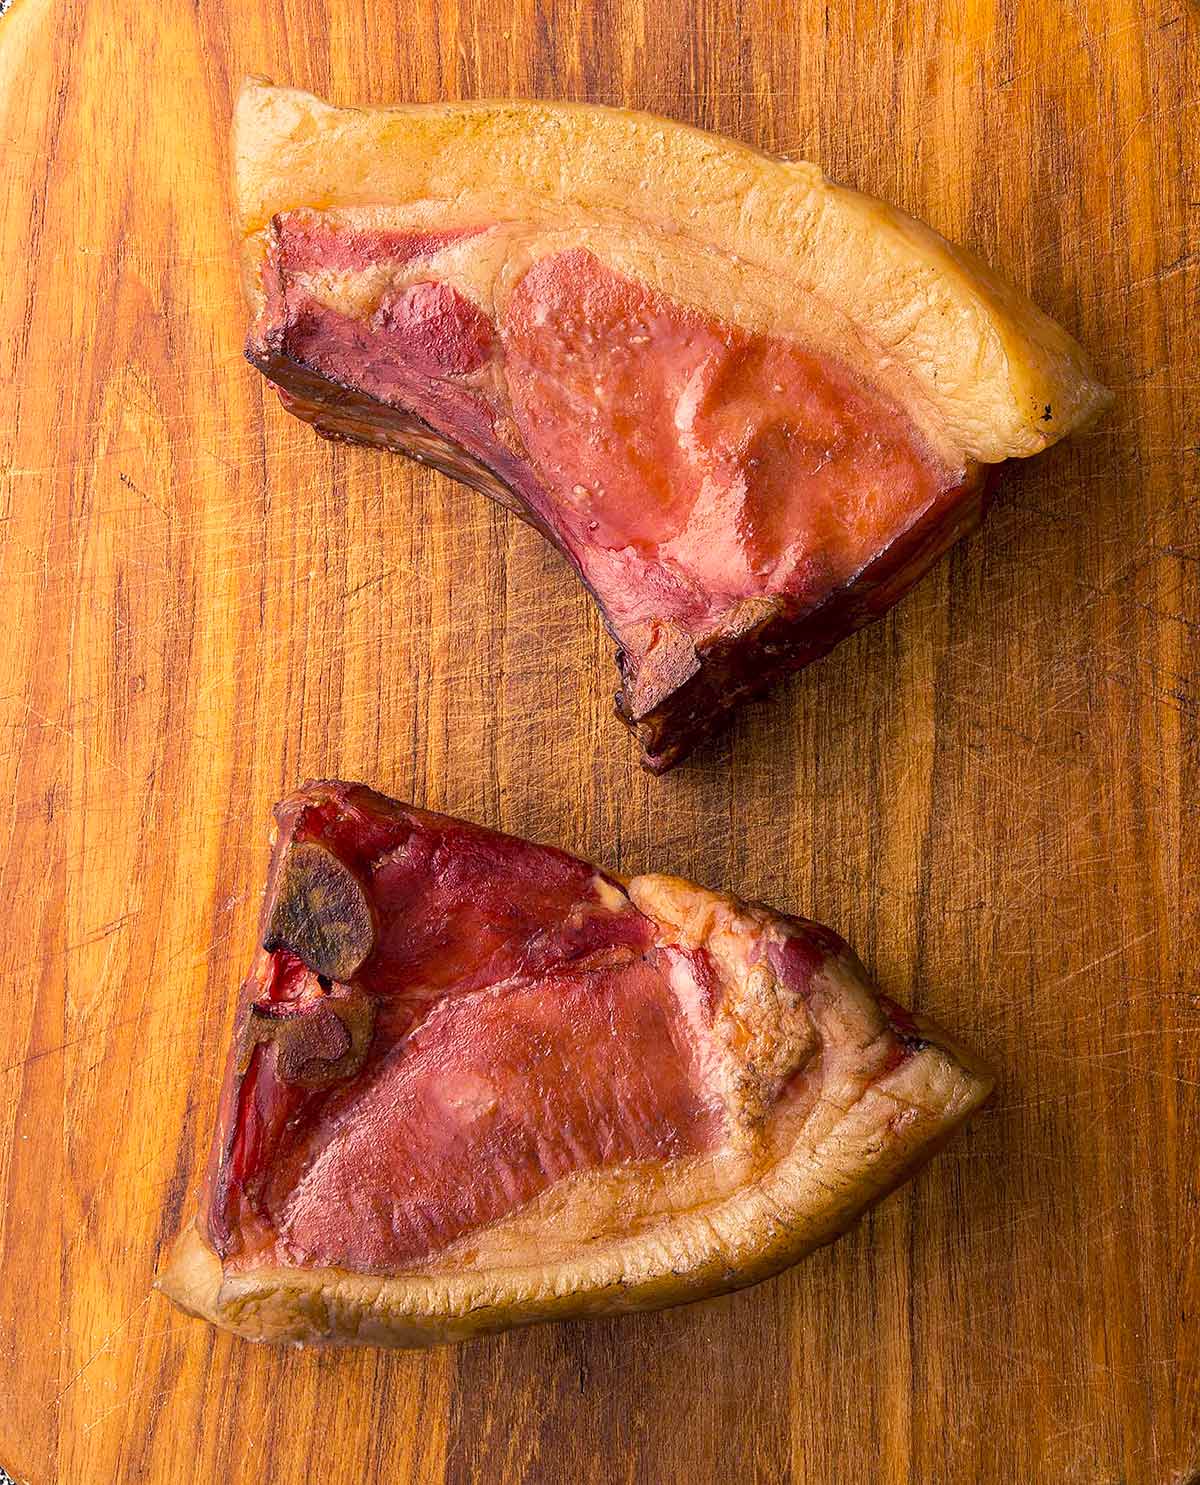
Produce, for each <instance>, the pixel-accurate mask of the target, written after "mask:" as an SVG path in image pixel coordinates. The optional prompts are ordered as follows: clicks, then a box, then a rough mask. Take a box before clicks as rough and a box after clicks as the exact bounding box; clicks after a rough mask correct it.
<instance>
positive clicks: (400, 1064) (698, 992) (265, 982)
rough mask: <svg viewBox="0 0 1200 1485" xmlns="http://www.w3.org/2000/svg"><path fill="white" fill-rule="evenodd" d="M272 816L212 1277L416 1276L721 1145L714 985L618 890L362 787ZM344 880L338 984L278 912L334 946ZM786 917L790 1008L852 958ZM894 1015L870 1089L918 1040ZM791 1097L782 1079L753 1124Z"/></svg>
mask: <svg viewBox="0 0 1200 1485" xmlns="http://www.w3.org/2000/svg"><path fill="white" fill-rule="evenodd" d="M277 821H278V829H277V839H276V846H275V853H274V858H273V867H272V875H271V882H270V885H269V888H268V893H267V902H266V907H265V912H264V926H263V945H264V947H263V948H262V950H261V951H260V954H259V957H258V960H257V962H256V965H255V968H254V971H253V973H252V974H251V976H250V978H249V979H248V981H247V982H246V986H245V988H244V992H243V998H242V1010H241V1016H240V1020H239V1031H238V1034H237V1036H236V1038H235V1047H234V1052H233V1060H232V1065H231V1069H230V1073H229V1076H228V1077H227V1080H226V1084H225V1090H224V1094H223V1098H222V1117H221V1132H220V1135H219V1137H218V1140H217V1142H216V1146H215V1149H214V1158H213V1162H212V1165H211V1168H210V1172H209V1180H208V1194H207V1197H206V1200H205V1203H204V1206H203V1208H202V1221H203V1224H204V1228H205V1231H206V1235H207V1238H208V1241H209V1242H210V1243H211V1245H212V1247H213V1249H214V1251H215V1252H216V1253H217V1254H218V1255H219V1257H220V1258H221V1260H222V1261H223V1263H224V1264H225V1267H226V1270H227V1271H229V1272H236V1271H237V1270H239V1269H245V1268H255V1267H260V1266H261V1265H262V1264H264V1263H267V1262H275V1263H283V1264H288V1265H292V1266H301V1267H303V1266H322V1267H337V1268H345V1269H348V1270H352V1271H354V1272H359V1273H375V1274H389V1273H395V1272H398V1271H402V1270H407V1269H411V1268H413V1267H414V1266H417V1267H419V1266H420V1265H421V1264H422V1262H425V1261H428V1260H431V1259H434V1258H436V1257H437V1255H438V1254H440V1253H441V1252H442V1251H444V1250H445V1249H446V1248H447V1247H448V1246H449V1245H450V1244H453V1243H454V1242H456V1241H457V1240H459V1239H462V1238H463V1237H464V1235H468V1234H471V1233H473V1232H476V1231H478V1230H481V1229H485V1228H487V1227H488V1226H489V1225H490V1224H493V1223H495V1222H496V1221H498V1220H500V1219H502V1218H504V1217H506V1216H508V1215H510V1214H511V1213H513V1212H516V1211H519V1210H520V1209H522V1208H524V1207H526V1206H527V1205H528V1204H529V1203H530V1202H531V1201H533V1200H535V1199H536V1198H538V1197H539V1196H540V1195H542V1194H543V1193H545V1192H547V1191H548V1190H550V1189H551V1188H552V1187H554V1186H555V1185H556V1184H557V1183H560V1182H563V1181H565V1180H568V1179H569V1178H571V1177H573V1176H578V1175H580V1174H581V1173H586V1172H588V1171H592V1170H605V1169H614V1168H619V1167H625V1166H627V1165H628V1164H629V1163H630V1162H635V1163H636V1162H653V1163H655V1164H656V1165H659V1166H662V1167H664V1168H669V1167H670V1166H671V1164H672V1163H673V1162H680V1161H684V1162H686V1161H687V1160H689V1159H692V1158H695V1157H700V1156H704V1155H706V1154H711V1153H713V1152H715V1151H717V1150H718V1149H719V1148H720V1147H721V1146H722V1145H723V1143H724V1142H725V1141H726V1140H727V1138H728V1130H727V1125H726V1119H725V1115H724V1103H723V1094H722V1090H721V1084H720V1079H719V1077H717V1075H716V1074H715V1073H714V1066H715V1065H716V1064H715V1062H714V1056H715V1051H714V1049H715V1048H716V1043H715V1042H714V1041H713V1037H714V1035H715V1032H714V1030H713V1028H714V1026H715V1025H716V1024H717V1018H718V1017H719V1015H720V1012H721V997H722V991H721V988H720V978H719V976H718V975H717V974H716V972H715V968H714V964H713V962H712V961H711V960H710V958H709V956H708V953H707V950H706V949H705V948H703V947H698V948H692V949H690V950H689V949H687V948H682V947H680V946H678V945H675V946H666V945H664V944H663V943H662V942H661V939H660V937H659V931H658V926H657V925H656V924H655V923H654V922H652V921H651V920H650V919H649V918H647V917H646V916H645V915H644V914H643V913H642V912H640V911H639V910H638V908H637V907H636V906H635V905H634V903H633V902H632V901H631V900H630V898H629V896H628V895H627V894H626V892H625V891H624V889H623V887H622V886H621V884H620V883H619V882H618V881H617V880H616V879H615V878H612V877H610V876H608V875H607V874H606V873H604V872H602V871H599V870H597V869H596V868H594V867H592V866H590V865H589V864H588V863H586V862H583V861H579V860H577V859H575V858H573V857H571V856H568V855H565V854H564V853H563V852H561V851H557V850H554V849H552V848H549V847H545V846H537V845H533V844H531V843H529V842H527V841H521V840H516V839H514V838H512V837H510V836H504V835H499V834H497V833H496V832H494V831H490V830H486V829H484V828H482V827H480V826H476V825H472V824H469V823H467V822H464V821H459V820H452V819H448V818H447V817H444V816H440V815H434V814H429V813H427V812H425V811H421V810H417V809H413V808H411V807H409V806H407V805H402V804H398V803H395V802H394V801H391V800H387V799H384V798H383V797H382V796H381V795H378V794H375V793H374V792H373V791H371V790H369V789H366V788H364V787H363V786H361V785H351V784H341V783H332V784H315V785H309V786H307V787H306V788H305V789H304V790H303V791H301V792H300V793H299V794H297V795H294V796H293V797H292V798H291V799H289V800H288V801H286V802H285V803H284V804H283V805H281V806H280V808H279V810H278V811H277ZM306 852H307V853H309V854H310V855H312V854H313V853H314V852H315V859H316V860H317V862H318V864H319V870H320V871H321V872H324V873H325V876H324V878H323V879H322V883H321V884H320V885H319V888H318V889H317V891H316V895H315V896H314V895H313V892H314V889H313V888H312V886H311V881H310V882H309V885H308V886H304V884H303V882H300V879H299V878H297V877H296V875H295V872H294V870H293V864H294V863H295V862H296V861H297V860H298V859H300V857H302V856H304V853H306ZM289 873H291V875H289ZM330 873H333V875H330ZM336 878H344V879H345V880H347V881H350V882H351V883H352V884H353V885H352V891H353V893H354V894H355V895H356V897H358V896H361V903H362V906H363V913H362V917H363V922H364V923H368V922H369V927H368V928H367V930H366V934H365V937H363V938H362V942H361V944H360V948H359V951H358V952H360V953H362V955H363V957H362V959H361V962H360V963H357V964H355V963H353V959H352V958H351V959H346V960H344V961H343V965H342V968H341V969H340V970H339V972H340V973H345V974H347V982H346V983H339V982H338V981H336V980H334V979H332V978H331V976H330V975H329V974H325V973H322V969H328V968H329V967H330V966H329V964H328V963H324V961H323V956H326V955H328V954H329V953H330V947H329V942H328V941H326V940H321V939H320V938H319V937H318V938H317V939H313V937H312V932H313V924H312V920H311V919H308V918H305V916H304V912H303V911H301V912H300V914H299V916H297V914H296V913H294V912H292V913H291V915H290V916H289V912H291V910H290V908H289V907H288V902H289V901H292V903H293V906H294V904H295V902H296V901H299V900H300V899H301V898H303V897H304V894H305V893H306V892H307V893H308V896H309V898H310V899H311V901H313V902H316V901H318V900H319V902H320V903H321V907H320V912H321V913H324V914H325V916H326V918H329V917H330V915H331V914H332V915H333V916H336V915H337V913H339V912H340V913H341V915H342V927H341V929H340V930H339V931H341V932H343V933H345V932H346V928H345V924H346V922H347V921H349V918H352V917H353V911H348V910H347V908H346V903H345V902H344V901H343V902H342V903H341V906H340V907H337V908H336V911H335V908H334V907H331V891H332V892H333V893H334V895H335V896H336V890H337V883H336ZM306 880H308V879H306ZM298 882H299V885H298ZM331 883H332V884H333V885H332V887H331ZM305 911H307V909H305ZM281 914H282V916H281ZM780 921H782V922H784V923H786V935H785V936H784V937H783V938H782V939H780V940H779V942H778V943H774V944H773V946H772V947H771V948H770V949H769V951H764V952H766V954H767V959H768V961H769V962H770V964H771V966H772V971H773V973H774V974H775V975H777V976H778V978H779V981H780V983H781V984H782V985H783V986H784V987H786V989H787V991H788V993H790V994H793V995H795V996H797V997H798V998H799V999H800V1000H801V1001H802V1000H803V999H804V997H806V996H807V995H808V994H809V987H810V984H811V983H812V981H813V977H814V975H816V974H817V973H818V972H819V971H820V970H821V969H822V967H823V966H824V965H826V964H827V963H832V962H833V961H834V960H836V959H837V958H838V956H839V955H842V954H844V953H845V952H846V950H845V945H844V944H842V942H841V940H840V939H838V938H837V936H836V935H834V934H831V933H830V932H829V931H828V930H827V929H823V928H821V927H819V926H818V925H816V924H812V923H807V922H804V921H803V920H800V919H787V920H780ZM297 925H299V926H297ZM681 962H684V963H686V966H687V973H686V975H685V976H684V977H683V980H682V981H681V979H680V973H679V966H680V964H681ZM681 985H682V986H683V988H682V989H681ZM353 1007H357V1011H356V1012H355V1014H351V1013H350V1011H349V1010H348V1009H347V1008H353ZM339 1009H340V1011H341V1019H339V1018H338V1015H336V1014H334V1013H335V1012H337V1011H339ZM356 1015H358V1016H360V1017H361V1015H366V1017H367V1024H368V1032H367V1035H366V1037H365V1039H363V1040H362V1042H361V1045H359V1047H358V1050H357V1052H352V1051H351V1050H350V1045H351V1042H352V1040H353V1039H354V1035H353V1027H354V1025H355V1016H356ZM896 1024H897V1031H896V1034H895V1036H894V1038H893V1039H892V1041H891V1043H890V1046H891V1051H890V1052H889V1051H888V1050H887V1048H881V1049H880V1052H879V1058H878V1061H879V1070H880V1072H886V1071H888V1070H889V1069H890V1068H892V1067H894V1066H895V1065H896V1064H897V1062H898V1061H899V1060H901V1059H902V1058H903V1057H904V1056H907V1055H909V1051H910V1050H911V1047H912V1046H919V1045H923V1044H922V1043H921V1042H920V1041H919V1039H917V1038H916V1037H915V1036H909V1035H908V1034H907V1032H906V1031H905V1029H904V1026H903V1025H902V1024H901V1023H900V1022H899V1021H897V1023H896ZM264 1028H269V1034H268V1031H264ZM280 1028H283V1030H282V1032H281V1030H280ZM298 1047H299V1048H301V1050H300V1051H299V1052H298V1051H297V1048H298ZM798 1066H799V1065H798ZM323 1068H327V1069H330V1070H331V1073H332V1075H331V1076H323V1075H322V1073H321V1069H323ZM314 1069H315V1070H316V1071H314ZM804 1096H805V1094H804V1080H803V1077H802V1076H801V1077H800V1078H799V1079H798V1080H797V1079H795V1078H793V1077H792V1076H791V1075H790V1074H785V1075H782V1076H781V1077H780V1079H779V1080H778V1086H774V1087H773V1088H772V1092H771V1096H770V1099H769V1100H768V1103H767V1105H766V1107H764V1109H763V1110H762V1114H763V1115H769V1114H770V1112H771V1109H772V1107H773V1106H774V1103H776V1102H779V1101H781V1100H782V1101H783V1102H784V1103H786V1101H787V1100H788V1099H789V1098H791V1099H796V1098H799V1099H802V1098H803V1097H804ZM759 1117H761V1115H760V1116H759Z"/></svg>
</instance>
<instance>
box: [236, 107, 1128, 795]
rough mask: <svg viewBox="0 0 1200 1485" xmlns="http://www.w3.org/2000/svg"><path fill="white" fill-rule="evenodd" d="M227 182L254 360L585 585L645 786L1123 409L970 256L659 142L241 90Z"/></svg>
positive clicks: (506, 115) (503, 110)
mask: <svg viewBox="0 0 1200 1485" xmlns="http://www.w3.org/2000/svg"><path fill="white" fill-rule="evenodd" d="M234 160H235V176H236V179H235V192H236V199H237V207H238V213H239V223H240V231H241V239H242V262H243V268H244V276H245V283H246V289H247V293H248V297H249V301H250V306H251V311H252V323H251V328H250V333H249V339H248V343H247V355H248V356H249V358H250V360H251V361H252V362H253V363H254V365H255V366H257V367H258V368H259V369H260V370H261V371H262V372H263V374H264V375H265V376H267V377H269V378H270V379H271V381H272V382H274V383H275V384H276V385H277V386H278V388H279V389H280V395H281V398H282V401H283V404H284V406H285V407H286V408H288V409H289V410H290V411H291V412H293V413H295V414H296V415H297V416H298V417H300V418H303V419H305V420H306V421H307V422H309V423H311V424H313V425H314V427H315V428H316V429H317V431H318V432H320V433H323V434H325V435H326V436H327V437H330V438H337V439H346V440H350V441H354V442H362V443H368V444H374V445H377V446H379V447H382V448H387V449H394V450H396V451H398V452H401V453H405V454H409V455H411V456H412V457H414V458H416V459H420V460H422V461H423V462H426V463H429V464H432V465H435V466H436V467H437V468H439V469H441V470H444V471H445V472H447V473H448V474H451V475H453V476H454V477H455V478H457V479H460V480H462V481H464V482H465V483H467V484H469V485H472V486H474V487H475V488H476V489H478V490H481V491H483V493H485V494H487V495H490V496H491V497H492V498H493V499H495V500H498V501H500V502H502V503H503V504H504V505H506V506H508V507H509V508H510V509H512V510H514V511H515V512H516V513H517V514H519V515H520V516H522V517H523V518H524V519H525V520H527V521H529V522H531V523H532V524H533V525H534V526H535V527H536V528H537V529H538V530H539V531H541V532H542V533H543V535H544V536H546V538H547V539H548V540H549V541H551V542H552V543H553V544H554V545H555V546H556V547H557V548H558V549H559V550H560V551H561V552H562V553H563V554H564V555H565V556H566V557H567V559H568V560H569V561H570V562H571V563H572V564H573V566H574V567H575V569H576V571H577V572H578V574H579V576H580V578H581V579H582V581H583V582H584V583H585V584H586V586H587V587H588V589H589V590H590V592H591V593H592V595H593V597H594V598H595V600H596V602H597V603H598V605H599V607H600V611H601V613H602V614H603V616H604V621H605V623H606V625H607V626H608V629H609V631H610V632H611V634H612V636H613V638H614V639H615V640H616V642H617V645H618V647H619V648H618V653H617V659H618V664H619V667H620V671H621V689H620V691H619V692H618V695H617V709H618V711H619V713H620V715H621V716H622V717H623V718H624V719H625V721H626V722H627V723H628V724H629V725H630V726H631V727H632V728H633V730H634V731H635V733H636V734H637V737H638V739H639V741H640V743H641V746H642V751H643V762H644V763H645V765H646V766H647V767H648V768H649V769H651V770H652V771H654V772H661V771H662V770H664V769H666V768H669V767H671V766H672V765H673V764H675V763H676V762H678V761H679V760H680V759H681V758H682V757H683V756H684V755H685V754H686V753H687V752H688V751H689V750H690V749H691V747H692V746H693V745H694V744H695V742H696V741H697V740H698V739H699V738H701V737H702V736H704V735H705V734H706V733H708V732H710V731H712V730H713V729H714V728H716V727H718V726H720V725H721V724H722V723H724V722H725V721H726V720H728V718H729V717H730V715H731V714H732V712H733V710H734V708H736V706H737V705H738V704H739V703H740V702H742V701H743V700H745V699H747V698H748V697H750V696H754V695H758V694H761V693H762V692H763V691H765V690H766V689H767V688H769V687H770V685H772V684H773V683H774V682H775V681H776V680H778V679H779V678H780V677H781V676H782V675H783V674H784V673H786V672H788V671H792V670H797V669H799V668H800V667H801V666H804V665H807V664H808V663H809V662H810V661H811V660H814V659H816V658H817V657H818V656H820V655H822V654H824V653H825V652H826V651H827V650H829V649H830V648H831V647H832V646H833V645H834V644H836V643H837V642H838V641H839V640H840V639H842V638H843V637H844V636H845V635H847V634H849V633H850V632H851V631H852V630H854V629H857V628H858V627H860V626H861V625H862V624H864V623H866V622H868V621H869V620H870V619H873V618H876V617H878V616H879V615H880V614H881V613H883V612H884V611H885V610H886V609H887V608H889V607H890V606H891V605H892V604H893V603H894V602H895V601H896V600H897V599H898V598H899V597H900V596H901V595H902V594H903V593H904V592H905V591H906V590H907V588H908V587H909V586H910V585H911V584H912V583H913V582H915V581H916V580H917V579H918V578H919V577H920V576H921V575H922V573H924V571H925V570H926V569H927V568H928V567H929V566H930V564H931V563H932V562H933V561H934V560H935V559H936V558H937V557H938V556H939V555H940V554H941V553H942V552H944V551H945V550H946V548H947V547H948V546H949V545H950V544H951V543H952V542H953V541H954V540H956V538H957V537H958V536H960V535H961V534H962V533H963V532H964V531H965V530H967V529H968V528H969V527H970V526H972V525H973V524H974V523H975V522H976V521H977V520H978V518H979V516H980V514H981V511H982V509H983V503H984V499H985V494H986V490H987V486H988V474H989V470H990V468H991V467H992V466H994V465H996V464H998V463H1000V462H1002V461H1003V460H1005V459H1009V458H1014V457H1024V456H1026V455H1029V454H1035V453H1037V452H1038V451H1039V450H1041V449H1043V448H1045V447H1046V446H1047V445H1048V444H1051V443H1054V442H1055V441H1056V440H1058V439H1059V438H1061V437H1062V436H1063V435H1064V434H1065V433H1068V432H1070V431H1071V430H1072V429H1073V428H1076V427H1078V426H1079V425H1081V424H1082V423H1085V422H1087V421H1088V420H1089V419H1091V418H1092V417H1094V416H1095V415H1096V414H1097V413H1098V412H1099V411H1100V410H1101V409H1102V408H1103V406H1104V405H1105V403H1106V401H1107V400H1108V394H1107V393H1106V392H1105V390H1104V388H1103V387H1101V386H1100V385H1099V383H1098V382H1097V381H1096V380H1095V378H1094V376H1093V373H1092V371H1091V368H1090V366H1089V364H1088V362H1087V359H1086V357H1085V356H1084V354H1083V352H1082V351H1081V350H1080V348H1079V347H1078V346H1077V345H1076V344H1075V342H1074V341H1073V340H1071V338H1070V337H1069V336H1068V335H1067V334H1066V333H1065V332H1064V331H1063V330H1061V329H1060V328H1059V327H1058V326H1057V325H1055V324H1054V323H1053V322H1052V321H1050V320H1049V319H1047V318H1046V316H1045V315H1043V314H1041V313H1040V311H1038V310H1037V309H1035V308H1034V306H1033V305H1032V304H1030V303H1029V302H1028V301H1027V300H1026V299H1025V298H1023V297H1022V296H1021V295H1020V294H1017V293H1015V292H1014V291H1013V290H1011V289H1009V288H1008V287H1006V286H1005V285H1004V284H1002V283H1000V282H999V281H998V280H997V279H996V278H994V277H993V275H992V274H991V273H990V272H989V271H988V269H986V268H985V267H984V265H983V264H982V263H980V262H978V261H977V260H976V259H974V258H973V257H971V256H970V254H968V253H965V252H963V251H962V250H960V249H958V248H955V247H952V246H951V245H950V244H949V243H947V242H945V241H944V240H943V239H942V238H940V237H939V236H937V234H936V233H934V232H932V231H931V230H930V229H929V228H927V227H924V226H922V225H921V224H920V223H918V222H915V221H913V220H912V219H911V218H910V217H907V216H905V215H904V214H903V213H902V212H898V211H895V210H893V209H892V208H891V207H888V206H885V205H884V204H883V203H881V202H878V201H873V200H871V199H870V198H868V197H865V196H861V195H859V194H857V193H856V192H854V191H850V190H847V189H845V188H843V187H841V186H837V185H834V184H832V183H831V182H829V181H828V180H826V179H825V177H824V176H823V175H822V174H821V172H820V170H818V169H817V168H816V167H815V166H813V165H808V164H803V163H791V162H785V161H781V160H776V159H772V158H770V157H768V156H766V155H763V154H760V153H758V152H757V151H755V150H752V149H749V148H747V147H746V146H744V145H740V144H735V143H733V142H732V141H730V140H726V139H722V138H719V137H717V136H714V135H711V134H705V133H702V132H700V131H699V130H696V129H691V128H687V127H684V126H683V125H680V124H674V123H671V122H669V121H668V120H665V119H659V118H653V117H651V116H649V115H646V114H636V113H628V112H624V111H621V110H616V109H607V108H593V107H586V106H583V105H575V104H549V103H465V104H453V105H439V106H413V107H402V108H395V109H374V110H360V109H337V108H331V107H329V106H328V105H327V104H325V103H322V102H321V101H320V100H319V99H316V98H314V97H312V96H311V95H309V94H306V93H300V92H296V91H293V90H292V89H286V88H274V87H271V86H269V85H266V84H263V83H260V82H249V83H247V84H246V86H245V88H244V89H243V92H242V95H241V98H240V101H239V103H238V108H237V114H236V120H235V125H234Z"/></svg>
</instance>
